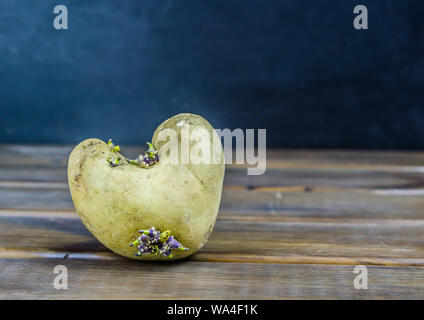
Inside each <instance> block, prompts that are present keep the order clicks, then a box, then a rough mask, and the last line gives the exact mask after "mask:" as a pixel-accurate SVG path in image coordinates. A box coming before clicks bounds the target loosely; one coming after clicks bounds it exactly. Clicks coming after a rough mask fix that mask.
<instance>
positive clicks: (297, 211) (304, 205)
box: [0, 186, 424, 221]
mask: <svg viewBox="0 0 424 320" xmlns="http://www.w3.org/2000/svg"><path fill="white" fill-rule="evenodd" d="M261 190H262V189H258V190H253V191H252V190H246V189H245V188H242V189H237V188H236V189H231V188H229V189H228V188H227V189H225V190H224V192H223V195H222V201H221V210H220V212H221V214H224V215H225V214H230V215H241V216H246V217H252V216H253V218H252V219H256V218H255V216H262V219H267V220H268V221H271V220H272V221H287V220H293V219H297V220H303V219H328V220H329V221H332V220H340V219H351V220H352V219H353V220H356V219H377V220H385V219H423V218H424V210H423V208H424V197H423V194H424V189H412V190H403V189H376V190H373V189H371V190H368V189H341V188H325V187H324V188H304V187H300V188H299V187H296V188H277V189H272V188H271V189H265V190H268V191H261ZM0 209H24V210H57V211H74V206H73V203H72V199H71V195H70V193H69V190H68V188H67V187H66V186H65V187H64V188H57V187H56V186H53V187H47V188H39V187H33V186H28V187H26V188H22V187H14V188H11V187H0Z"/></svg>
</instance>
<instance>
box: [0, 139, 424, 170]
mask: <svg viewBox="0 0 424 320" xmlns="http://www.w3.org/2000/svg"><path fill="white" fill-rule="evenodd" d="M72 147H73V146H71V145H20V144H0V165H10V164H15V165H22V166H27V165H51V166H64V165H66V163H67V158H68V156H69V154H70V152H71V151H72ZM121 147H122V150H123V152H124V153H125V155H127V156H129V157H134V156H137V155H138V154H140V153H142V152H143V151H144V150H145V147H144V146H143V145H140V146H125V145H124V146H121ZM267 160H268V161H269V162H270V165H271V166H273V165H276V166H277V167H278V166H279V167H287V166H291V165H293V164H294V165H299V166H302V165H306V164H308V165H310V166H315V167H317V168H319V167H321V168H328V167H330V168H334V167H339V168H341V167H342V166H345V168H346V167H351V166H359V167H362V168H366V167H367V166H368V168H374V167H379V166H380V167H381V166H382V165H383V164H384V165H386V166H394V167H422V166H424V153H423V152H413V151H409V152H400V151H393V152H391V151H356V150H350V151H346V150H290V149H286V150H282V149H268V150H267ZM310 166H309V167H310Z"/></svg>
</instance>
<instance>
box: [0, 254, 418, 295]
mask: <svg viewBox="0 0 424 320" xmlns="http://www.w3.org/2000/svg"><path fill="white" fill-rule="evenodd" d="M56 265H65V266H66V267H67V268H68V289H67V290H55V289H54V287H53V281H54V278H55V277H56V276H57V274H55V273H53V269H54V267H55V266H56ZM355 276H356V275H355V274H354V273H353V267H352V266H324V265H322V266H317V265H278V264H244V263H225V264H220V263H209V262H193V261H182V262H179V263H172V264H166V263H162V264H157V263H156V264H154V263H142V262H132V261H128V260H125V259H120V260H111V261H97V260H90V259H88V260H85V259H56V258H52V259H0V299H6V298H7V299H228V300H231V299H288V298H289V299H299V298H303V299H335V298H337V299H382V298H386V299H423V298H424V269H423V268H415V267H375V266H368V290H357V289H355V288H354V287H353V280H354V278H355Z"/></svg>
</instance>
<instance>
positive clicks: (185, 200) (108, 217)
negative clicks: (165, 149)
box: [68, 113, 225, 261]
mask: <svg viewBox="0 0 424 320" xmlns="http://www.w3.org/2000/svg"><path fill="white" fill-rule="evenodd" d="M184 126H188V128H189V129H190V131H191V130H195V129H196V128H202V129H206V130H207V131H208V132H210V133H211V139H212V137H213V135H216V132H215V131H214V130H213V128H212V126H211V125H210V124H209V123H208V122H207V121H206V120H205V119H203V118H202V117H200V116H197V115H194V114H188V113H184V114H179V115H176V116H174V117H172V118H170V119H168V120H166V121H164V122H163V123H162V124H161V125H159V127H158V128H157V129H156V131H155V133H154V135H153V139H152V142H153V145H154V146H155V147H156V149H159V150H160V147H161V146H162V145H163V143H165V142H164V141H159V139H158V136H159V133H160V132H161V130H163V129H166V128H171V129H174V130H176V131H177V132H180V131H179V130H181V128H183V127H184ZM216 137H217V136H216ZM180 139H181V136H180V135H179V136H178V140H180ZM200 143H201V142H200ZM210 144H211V145H212V141H210ZM190 145H191V144H190ZM219 151H220V153H218V155H217V156H218V164H196V165H193V164H171V163H165V161H162V162H161V159H165V158H166V157H167V155H166V154H161V152H160V151H159V162H158V163H157V164H155V165H154V166H152V167H150V168H147V169H145V168H140V167H137V166H134V165H131V164H127V163H126V161H125V160H124V161H123V162H124V164H123V165H120V166H117V167H111V166H110V165H109V164H108V162H107V159H108V158H110V157H113V156H116V153H112V151H111V150H110V148H109V147H108V145H107V144H106V143H105V142H103V141H101V140H99V139H87V140H85V141H83V142H81V143H80V144H78V145H77V146H76V147H75V148H74V150H73V151H72V153H71V155H70V157H69V162H68V182H69V187H70V190H71V195H72V199H73V202H74V205H75V209H76V211H77V212H78V214H79V216H80V218H81V220H82V222H83V223H84V225H85V226H86V227H87V229H88V230H89V231H90V232H91V233H92V234H93V235H94V236H95V237H96V238H97V239H98V240H99V241H100V242H101V243H103V244H104V245H105V246H106V247H108V248H109V249H110V250H112V251H114V252H115V253H117V254H120V255H122V256H124V257H128V258H132V259H137V260H167V261H169V260H175V259H181V258H184V257H186V256H189V255H191V254H193V253H194V252H196V251H197V250H199V249H200V248H201V247H203V245H204V244H205V243H206V241H207V239H208V237H209V234H210V233H211V231H212V229H213V227H214V225H215V221H216V216H217V214H218V210H219V204H220V200H221V193H222V184H223V179H224V171H225V164H224V154H223V152H222V145H221V143H219ZM122 158H123V159H124V158H125V157H124V156H122ZM152 226H154V227H155V228H156V229H157V230H161V231H164V230H171V232H172V234H173V235H174V236H175V237H176V239H177V240H178V241H179V242H180V243H181V244H182V245H184V246H185V247H188V248H189V250H188V251H179V250H174V251H173V253H174V257H173V258H172V259H170V258H168V257H165V256H162V255H151V254H146V255H142V256H141V257H137V256H135V255H134V253H135V251H136V249H135V248H134V247H129V244H130V243H131V242H132V241H134V240H135V239H136V238H137V237H138V230H141V229H149V228H150V227H152Z"/></svg>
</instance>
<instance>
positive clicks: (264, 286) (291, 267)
mask: <svg viewBox="0 0 424 320" xmlns="http://www.w3.org/2000/svg"><path fill="white" fill-rule="evenodd" d="M70 150H71V146H37V147H36V146H28V145H0V298H2V299H5V298H9V299H10V298H12V299H15V298H31V299H32V298H36V299H38V298H59V299H62V298H71V299H72V298H83V299H85V298H90V299H91V298H96V299H98V298H99V299H104V298H130V299H133V298H135V299H147V298H150V299H151V298H153V299H166V298H171V299H175V298H176V299H179V298H184V299H192V298H194V299H197V298H202V299H283V298H319V299H329V298H331V299H332V298H343V299H351V298H353V299H366V298H373V299H374V298H376V299H380V298H412V299H418V298H420V299H423V298H424V153H389V152H342V151H290V150H269V151H268V161H267V171H266V173H265V174H264V175H262V176H248V175H247V174H246V168H244V167H242V166H241V167H236V166H231V167H228V168H227V171H226V177H225V185H224V191H223V196H222V203H221V209H220V213H219V216H218V221H217V223H216V226H215V229H214V231H213V233H212V235H211V237H210V240H209V242H208V243H207V245H206V247H205V248H204V249H203V250H201V251H200V252H199V253H198V254H196V255H194V256H192V257H191V258H189V259H188V260H185V261H181V262H176V263H144V262H136V261H131V260H127V259H124V258H121V257H119V256H117V255H115V254H113V253H111V252H110V251H109V250H107V249H106V248H105V247H104V246H103V245H101V244H100V243H99V242H98V241H97V240H96V239H95V238H93V236H92V235H91V234H90V233H89V232H88V231H87V230H86V229H85V227H84V226H83V225H82V223H81V222H80V220H79V218H78V216H77V214H76V213H75V211H74V207H73V204H72V200H71V197H70V194H69V190H68V186H67V177H66V163H67V157H68V154H69V152H70ZM125 150H127V152H128V153H129V154H131V155H132V154H137V153H138V152H140V151H141V149H139V148H137V147H129V148H126V149H125ZM56 265H65V266H66V267H67V268H68V276H69V280H68V289H67V290H56V289H54V287H53V280H54V278H55V277H56V276H57V274H55V273H53V270H54V267H55V266H56ZM356 265H365V266H366V267H367V270H368V289H366V290H363V289H362V290H358V289H355V288H354V285H353V280H354V278H355V277H356V276H357V275H356V274H355V273H354V272H353V271H354V267H355V266H356Z"/></svg>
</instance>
